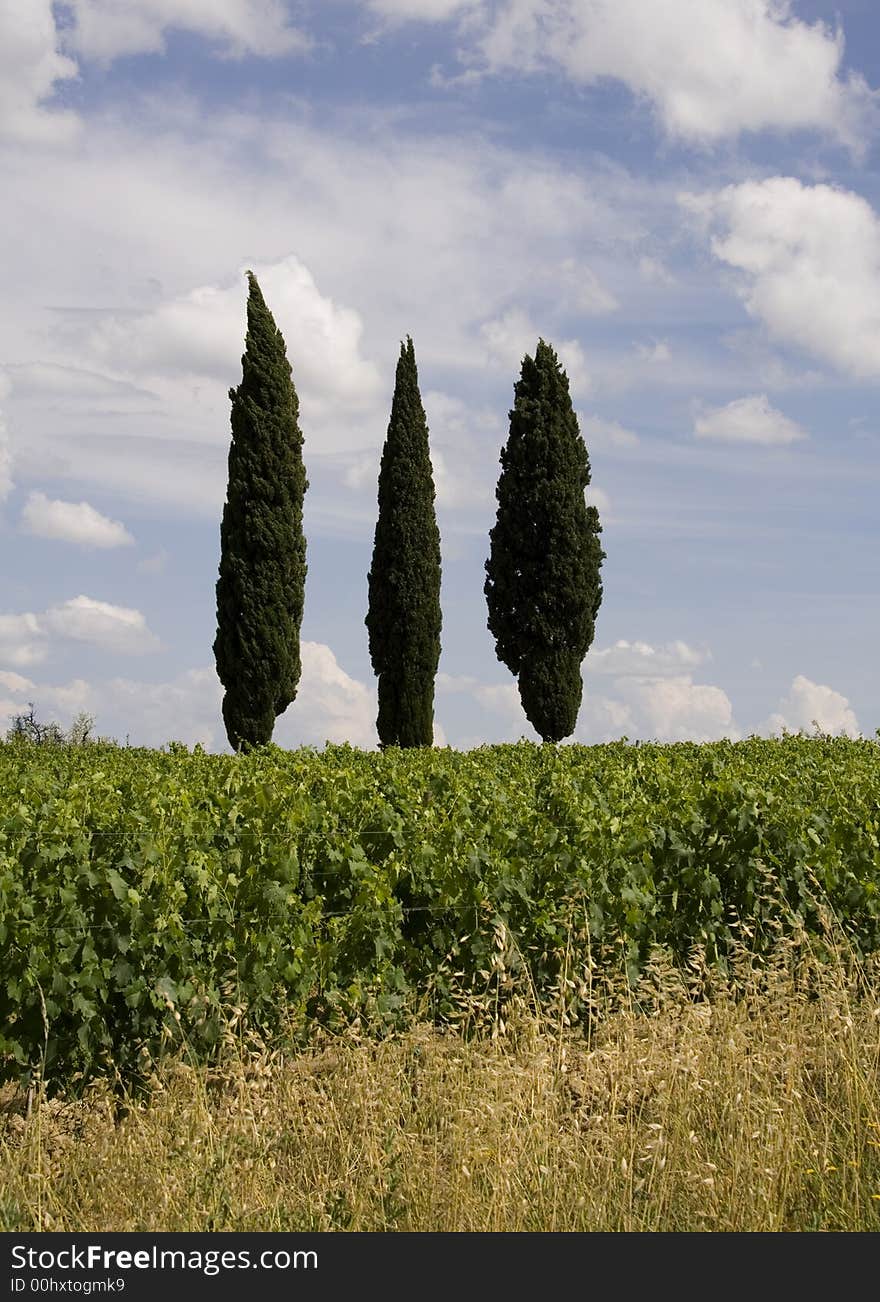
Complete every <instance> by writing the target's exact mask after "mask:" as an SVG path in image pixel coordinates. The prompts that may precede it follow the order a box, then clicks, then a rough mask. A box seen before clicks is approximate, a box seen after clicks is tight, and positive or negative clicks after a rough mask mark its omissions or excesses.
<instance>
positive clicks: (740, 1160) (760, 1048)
mask: <svg viewBox="0 0 880 1302" xmlns="http://www.w3.org/2000/svg"><path fill="white" fill-rule="evenodd" d="M734 975H735V980H734V979H731V980H729V981H719V979H718V977H717V975H715V976H713V975H712V974H711V973H710V972H709V971H708V969H705V968H703V967H702V965H701V964H700V962H699V959H698V958H695V960H694V963H693V966H692V969H691V970H690V972H689V973H687V974H682V973H681V972H675V971H673V970H672V969H671V968H670V967H669V966H668V965H664V963H663V962H662V961H661V960H657V961H656V962H654V963H653V964H652V965H651V966H650V969H649V971H648V972H647V974H646V976H645V978H644V980H643V981H642V983H641V985H640V986H639V988H638V989H637V990H635V991H632V990H628V989H627V988H625V987H624V986H623V985H620V986H619V987H618V988H615V987H614V983H611V982H609V983H606V984H605V986H604V987H603V988H602V989H601V990H600V989H599V988H598V985H597V988H596V990H595V1000H594V1003H595V1009H596V1012H595V1017H594V1018H593V1020H592V1023H591V1025H590V1026H589V1028H588V1034H587V1035H584V1033H583V1028H579V1029H577V1030H575V1029H574V1028H569V1027H567V1026H566V1025H565V1018H564V1015H560V1016H559V1017H558V1018H555V1019H554V1017H553V1015H552V1012H550V1013H548V1012H547V1010H546V1008H545V1010H544V1011H543V1012H540V1013H539V1012H538V1011H537V1009H536V1007H535V1005H534V1004H532V1003H531V1002H530V1001H529V999H528V998H527V997H522V998H514V999H513V1000H512V1001H511V1002H510V1004H509V1005H508V1007H507V1010H506V1014H505V1020H504V1021H503V1022H502V1021H501V1020H500V1018H499V1017H498V1016H497V1014H495V1015H494V1016H493V1015H491V1012H490V1010H488V1009H487V1008H485V1007H481V1006H480V1005H479V1002H478V1001H475V1000H474V999H473V998H472V999H471V1000H465V999H463V1000H462V1009H461V1020H460V1024H459V1025H458V1026H456V1027H447V1028H445V1029H438V1028H437V1027H436V1026H434V1025H432V1024H430V1023H429V1022H422V1023H417V1024H414V1025H413V1027H412V1028H411V1029H410V1030H409V1031H407V1032H406V1033H404V1034H402V1035H398V1036H395V1037H391V1038H387V1039H384V1040H376V1039H372V1038H370V1037H368V1036H367V1035H366V1034H364V1033H359V1032H358V1030H357V1028H354V1029H353V1030H352V1031H351V1032H350V1033H348V1034H346V1035H344V1036H336V1037H331V1036H328V1035H323V1036H321V1037H320V1038H319V1039H318V1040H316V1042H315V1043H314V1044H313V1045H312V1046H311V1047H309V1048H308V1049H307V1050H305V1051H303V1050H299V1051H292V1050H291V1051H289V1052H282V1051H281V1050H279V1049H277V1048H276V1049H275V1050H274V1051H272V1052H269V1051H268V1050H266V1049H262V1048H261V1047H260V1046H259V1045H254V1044H246V1043H242V1042H241V1041H237V1040H236V1039H235V1036H234V1034H230V1036H229V1041H228V1044H227V1048H226V1051H225V1053H224V1056H223V1058H222V1060H220V1061H218V1062H216V1063H215V1064H213V1065H212V1066H211V1067H198V1068H194V1067H189V1066H187V1065H185V1064H184V1062H183V1061H182V1059H181V1058H180V1057H179V1056H174V1055H172V1056H169V1057H168V1058H167V1059H166V1060H165V1062H164V1064H163V1065H162V1067H161V1068H160V1070H159V1073H158V1074H157V1076H156V1077H155V1079H154V1080H153V1083H152V1088H151V1090H150V1092H149V1093H148V1094H146V1095H143V1096H141V1097H139V1098H133V1097H131V1096H122V1097H120V1095H119V1093H118V1092H116V1093H114V1092H113V1091H112V1090H111V1088H110V1086H109V1084H108V1083H106V1082H100V1081H99V1082H96V1083H93V1084H92V1085H91V1086H90V1087H89V1089H88V1090H87V1091H86V1092H85V1094H84V1095H83V1096H82V1097H81V1098H75V1097H73V1096H67V1097H65V1096H56V1097H48V1096H41V1095H39V1094H37V1095H35V1096H33V1097H32V1098H31V1099H30V1100H29V1101H28V1100H27V1099H25V1098H23V1097H22V1096H21V1095H20V1094H18V1093H16V1092H14V1091H12V1090H8V1091H7V1094H6V1096H5V1103H4V1107H3V1111H2V1113H0V1229H5V1230H19V1231H22V1230H56V1231H91V1232H94V1231H103V1232H109V1231H134V1230H140V1231H182V1230H197V1231H202V1230H213V1231H221V1230H226V1231H242V1230H258V1231H281V1230H285V1231H303V1230H343V1231H358V1230H360V1231H364V1230H369V1231H416V1230H420V1231H440V1230H447V1231H448V1230H451V1231H464V1232H468V1231H481V1230H493V1231H514V1232H516V1231H600V1230H611V1231H692V1230H705V1231H713V1232H729V1231H804V1230H806V1231H876V1230H880V1080H878V1063H880V995H878V988H877V982H876V975H875V973H874V972H873V971H872V970H871V971H869V970H866V968H865V965H864V964H858V963H855V962H854V961H853V960H852V956H851V955H845V954H841V955H840V956H839V959H838V961H837V962H834V961H830V962H829V961H828V956H827V954H826V955H825V958H824V959H823V960H821V961H820V960H817V959H815V958H813V957H812V956H811V951H810V946H809V945H808V944H807V942H806V941H804V942H803V943H800V944H799V943H798V942H796V941H791V942H788V943H786V945H785V946H784V947H783V948H781V949H780V952H779V953H778V954H777V955H776V957H775V959H774V961H773V962H772V963H770V964H765V965H764V966H762V967H761V968H760V969H759V968H758V967H756V966H755V965H754V964H753V962H752V960H750V959H748V957H743V959H742V962H741V964H740V970H739V971H737V972H736V973H735V974H734Z"/></svg>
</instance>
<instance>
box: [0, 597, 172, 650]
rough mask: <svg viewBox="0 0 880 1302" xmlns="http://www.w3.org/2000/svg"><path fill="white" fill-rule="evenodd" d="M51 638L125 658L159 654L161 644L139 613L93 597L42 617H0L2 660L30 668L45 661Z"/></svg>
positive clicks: (73, 601) (78, 599)
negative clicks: (85, 644)
mask: <svg viewBox="0 0 880 1302" xmlns="http://www.w3.org/2000/svg"><path fill="white" fill-rule="evenodd" d="M51 638H70V639H72V640H73V641H76V642H88V643H91V645H93V646H97V647H102V648H103V649H105V650H108V651H118V652H121V653H122V654H124V655H145V654H147V653H148V652H151V651H158V650H159V649H160V648H161V643H160V642H159V639H158V638H157V637H156V635H155V634H154V633H152V632H151V631H150V629H149V628H148V627H147V621H146V619H145V617H144V616H143V615H142V614H141V612H140V611H139V610H131V609H129V608H128V607H127V606H114V605H111V604H110V603H109V602H107V601H96V600H94V598H92V597H84V596H79V597H73V598H71V599H70V600H69V601H65V602H62V603H61V605H58V606H52V607H50V608H49V609H48V610H46V611H44V612H43V613H42V614H39V615H36V614H34V613H33V612H32V611H27V612H25V613H23V614H20V615H0V661H4V662H5V663H6V664H12V665H31V664H37V663H39V662H40V661H41V660H45V658H46V656H47V654H48V650H49V641H50V639H51Z"/></svg>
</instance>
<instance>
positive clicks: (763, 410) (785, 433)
mask: <svg viewBox="0 0 880 1302" xmlns="http://www.w3.org/2000/svg"><path fill="white" fill-rule="evenodd" d="M694 434H695V435H696V437H697V438H702V439H717V440H719V441H721V442H728V443H763V444H771V443H795V442H797V441H798V440H799V439H805V438H806V437H807V433H806V431H805V430H803V429H802V428H801V427H800V425H798V424H797V423H796V422H795V421H793V420H790V419H789V417H788V416H785V415H784V414H783V413H782V412H781V411H777V410H776V408H775V407H771V406H770V402H769V400H768V398H767V395H766V393H758V394H754V395H753V396H751V397H749V398H737V399H736V400H735V401H734V402H729V403H728V404H727V405H726V406H725V407H715V408H710V409H708V410H707V411H704V412H703V413H702V414H701V415H699V416H697V418H696V420H695V421H694Z"/></svg>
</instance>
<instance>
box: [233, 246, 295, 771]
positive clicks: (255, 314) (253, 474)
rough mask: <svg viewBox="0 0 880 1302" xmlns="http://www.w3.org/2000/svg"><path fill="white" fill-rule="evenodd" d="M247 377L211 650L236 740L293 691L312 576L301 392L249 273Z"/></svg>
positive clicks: (240, 743) (239, 405)
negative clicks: (304, 521)
mask: <svg viewBox="0 0 880 1302" xmlns="http://www.w3.org/2000/svg"><path fill="white" fill-rule="evenodd" d="M247 274H248V284H249V289H248V303H247V336H246V339H245V351H244V356H243V357H242V359H241V370H242V376H241V384H239V386H238V388H237V389H230V390H229V397H230V400H231V403H232V411H231V423H232V443H231V445H230V448H229V481H228V485H227V489H226V504H225V505H224V507H223V520H222V523H221V525H220V578H219V580H218V582H217V636H216V638H215V640H214V658H215V660H216V664H217V675H218V677H219V679H220V681H221V683H222V684H223V686H224V687H225V689H226V692H225V695H224V697H223V722H224V723H225V725H226V735H227V737H228V738H229V744H230V745H231V746H232V748H233V750H235V751H240V750H244V749H248V748H249V747H251V746H259V745H263V744H265V743H266V742H268V741H271V739H272V729H273V728H274V726H275V717H276V715H279V714H282V713H283V712H284V711H285V710H286V709H287V707H288V705H290V703H291V702H292V701H293V700H294V699H295V697H296V689H297V685H298V683H299V678H300V672H301V663H300V648H299V630H300V624H301V623H302V613H303V601H304V596H305V578H306V542H305V538H304V536H303V530H302V515H303V498H304V496H305V491H306V489H307V488H308V481H307V480H306V475H305V468H304V466H303V458H302V445H303V438H302V434H301V433H300V428H299V401H298V399H297V396H296V390H295V389H294V387H293V380H292V378H291V367H290V363H289V362H288V360H287V350H286V348H285V345H284V340H283V338H282V336H281V331H280V330H279V329H278V327H277V326H276V324H275V321H274V319H273V317H272V313H271V312H270V311H269V309H268V307H267V306H266V303H265V300H264V298H263V295H262V293H261V292H260V286H259V285H258V284H257V278H256V276H255V275H254V274H253V272H251V271H249V272H248V273H247Z"/></svg>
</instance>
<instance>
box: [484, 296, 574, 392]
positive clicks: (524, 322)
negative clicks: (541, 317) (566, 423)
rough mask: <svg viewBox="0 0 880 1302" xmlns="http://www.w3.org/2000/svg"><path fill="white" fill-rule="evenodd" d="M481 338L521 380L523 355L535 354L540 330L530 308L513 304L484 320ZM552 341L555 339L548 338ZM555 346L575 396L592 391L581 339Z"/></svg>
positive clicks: (496, 358)
mask: <svg viewBox="0 0 880 1302" xmlns="http://www.w3.org/2000/svg"><path fill="white" fill-rule="evenodd" d="M480 337H481V338H482V340H483V342H484V344H485V345H486V351H487V353H488V355H489V357H490V358H491V359H492V361H494V362H497V363H499V364H501V365H504V366H506V367H508V369H509V370H510V371H511V372H513V373H514V375H515V377H516V378H517V379H518V378H519V373H520V368H521V366H522V360H523V358H524V357H525V356H526V354H528V355H529V356H530V357H534V355H535V348H536V347H537V344H538V339H539V337H540V331H539V330H538V329H536V327H535V326H534V324H533V323H532V320H531V318H530V317H529V314H528V313H527V312H526V311H524V310H523V309H522V308H519V307H512V308H509V309H508V310H507V311H506V312H504V313H503V314H502V315H501V316H500V317H496V318H494V319H493V320H490V321H484V322H483V324H482V325H481V326H480ZM548 342H552V341H550V340H548ZM553 348H554V350H555V352H556V355H557V357H558V358H559V361H560V363H561V364H562V367H563V369H564V370H565V372H566V374H567V375H568V383H569V389H570V390H571V393H572V395H573V396H574V395H577V394H585V393H588V392H589V391H590V387H591V382H590V377H589V375H588V374H587V368H586V362H585V360H584V353H583V349H582V348H581V346H580V344H579V343H578V341H577V340H576V339H563V340H562V341H561V342H560V343H558V344H556V343H553Z"/></svg>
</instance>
